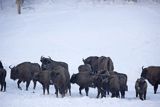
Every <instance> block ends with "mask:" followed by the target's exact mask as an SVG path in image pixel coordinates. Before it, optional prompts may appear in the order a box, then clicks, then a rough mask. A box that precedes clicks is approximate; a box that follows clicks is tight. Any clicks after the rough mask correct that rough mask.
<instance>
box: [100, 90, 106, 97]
mask: <svg viewBox="0 0 160 107" xmlns="http://www.w3.org/2000/svg"><path fill="white" fill-rule="evenodd" d="M103 97H106V91H105V90H101V98H103Z"/></svg>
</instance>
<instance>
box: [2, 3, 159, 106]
mask: <svg viewBox="0 0 160 107" xmlns="http://www.w3.org/2000/svg"><path fill="white" fill-rule="evenodd" d="M11 1H13V0H11ZM46 1H48V2H46V3H44V2H41V3H38V2H36V0H34V3H33V4H29V3H28V4H26V5H25V6H26V7H25V6H24V7H25V8H24V9H22V14H21V15H18V14H17V12H16V8H15V5H14V2H11V3H10V5H11V7H7V8H4V9H3V10H0V32H1V33H0V40H1V45H0V49H1V51H0V60H1V61H2V62H3V65H4V66H5V69H6V70H7V78H6V81H7V91H6V92H0V99H1V100H0V104H1V107H19V106H20V107H21V106H23V107H28V106H34V107H44V106H46V107H54V106H56V107H61V106H62V107H63V106H66V107H72V106H77V107H82V106H88V107H91V106H92V107H97V106H99V107H104V106H109V107H117V106H119V107H124V106H126V107H132V106H135V105H136V106H137V107H143V106H148V107H158V106H159V105H160V100H159V99H160V89H158V93H157V94H156V95H154V94H153V87H152V86H151V85H150V84H149V83H148V90H147V91H148V93H147V100H146V101H141V100H139V99H138V98H136V97H135V89H134V84H135V81H136V79H137V78H139V77H140V73H141V67H142V66H145V67H147V66H150V65H159V64H160V57H159V54H160V42H159V41H160V30H159V28H160V5H159V4H155V3H143V2H140V3H137V4H136V3H133V2H130V3H113V2H97V1H95V2H93V1H91V0H86V1H84V0H82V1H78V0H77V1H73V0H69V1H65V2H64V1H63V0H60V1H58V0H56V1H55V2H54V3H53V2H52V1H51V0H46ZM36 3H38V4H36ZM42 55H43V56H45V57H48V56H51V57H52V59H54V60H58V61H64V62H67V63H68V64H69V71H70V74H71V75H72V74H73V73H77V72H78V69H77V68H78V66H79V65H80V64H82V58H86V57H88V56H102V55H104V56H110V57H111V58H112V60H113V62H114V65H115V70H116V71H118V72H122V73H126V74H127V76H128V87H129V91H128V92H126V98H125V99H119V98H110V96H107V97H106V98H102V99H101V98H99V99H97V98H96V95H97V90H96V89H90V91H89V96H88V97H86V96H85V93H84V91H83V95H82V96H81V95H79V92H78V88H79V87H78V86H77V85H75V84H72V96H69V95H67V96H66V97H65V98H61V97H59V98H56V96H55V94H54V92H55V90H54V87H53V86H51V87H50V95H42V87H41V84H37V88H36V90H35V93H33V89H32V88H33V84H32V83H31V84H30V88H29V91H25V84H24V83H21V86H22V88H23V90H22V91H21V90H19V89H18V88H17V84H16V81H13V80H11V79H10V69H9V68H8V66H9V65H12V66H16V65H17V64H19V63H21V62H24V61H31V62H38V63H39V64H41V63H40V61H39V60H40V57H41V56H42Z"/></svg>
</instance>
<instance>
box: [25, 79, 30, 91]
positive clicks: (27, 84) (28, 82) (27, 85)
mask: <svg viewBox="0 0 160 107" xmlns="http://www.w3.org/2000/svg"><path fill="white" fill-rule="evenodd" d="M29 84H30V81H27V83H26V91H28V87H29Z"/></svg>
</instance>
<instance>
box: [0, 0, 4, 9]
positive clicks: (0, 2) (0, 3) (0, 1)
mask: <svg viewBox="0 0 160 107" xmlns="http://www.w3.org/2000/svg"><path fill="white" fill-rule="evenodd" d="M2 3H3V1H2V0H0V5H1V9H3V4H2Z"/></svg>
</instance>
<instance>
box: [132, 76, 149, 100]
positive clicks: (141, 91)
mask: <svg viewBox="0 0 160 107" xmlns="http://www.w3.org/2000/svg"><path fill="white" fill-rule="evenodd" d="M135 90H136V97H138V96H139V98H140V99H141V100H146V93H147V82H146V81H145V79H144V78H139V79H137V81H136V83H135Z"/></svg>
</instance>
